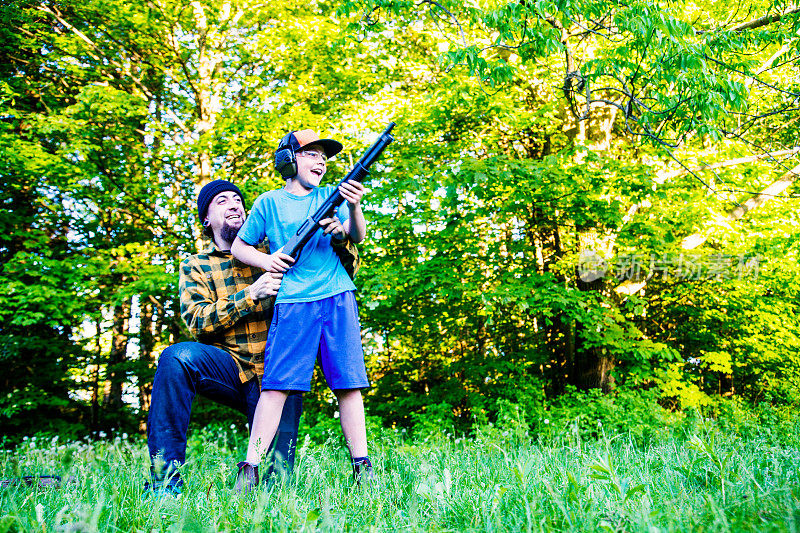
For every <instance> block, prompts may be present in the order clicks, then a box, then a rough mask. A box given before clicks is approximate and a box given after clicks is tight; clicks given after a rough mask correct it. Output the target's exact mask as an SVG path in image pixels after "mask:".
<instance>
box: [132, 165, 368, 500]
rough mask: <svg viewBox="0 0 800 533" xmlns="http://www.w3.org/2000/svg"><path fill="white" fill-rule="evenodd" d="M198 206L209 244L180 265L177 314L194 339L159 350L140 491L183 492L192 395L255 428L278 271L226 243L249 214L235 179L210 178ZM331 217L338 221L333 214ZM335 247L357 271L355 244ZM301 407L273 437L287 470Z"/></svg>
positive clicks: (291, 402)
mask: <svg viewBox="0 0 800 533" xmlns="http://www.w3.org/2000/svg"><path fill="white" fill-rule="evenodd" d="M197 211H198V215H199V220H200V221H201V222H202V224H203V232H204V233H205V234H206V235H208V236H209V237H211V239H212V243H211V246H210V247H209V248H208V249H207V250H204V251H203V252H201V253H199V254H195V255H192V256H189V257H188V258H187V259H185V260H184V261H183V263H181V268H180V299H181V316H182V318H183V320H184V322H185V323H186V325H187V326H188V327H189V330H190V331H191V332H192V335H193V336H194V337H195V338H196V339H197V341H195V342H181V343H178V344H175V345H173V346H170V347H168V348H167V349H166V350H164V351H163V352H162V354H161V357H160V358H159V361H158V368H157V369H156V375H155V379H154V380H153V392H152V397H151V403H150V413H149V416H148V422H147V445H148V448H149V451H150V458H151V480H150V482H149V483H147V484H146V485H145V492H146V493H147V492H150V491H153V492H155V493H157V494H158V495H163V494H172V495H177V494H180V492H181V486H182V485H183V480H182V479H181V477H180V475H179V474H178V472H177V470H176V467H177V466H179V465H180V464H182V463H183V462H184V461H185V459H186V432H187V429H188V427H189V417H190V415H191V408H192V400H193V399H194V396H195V394H197V393H199V394H202V395H203V396H205V397H207V398H209V399H211V400H214V401H216V402H219V403H222V404H224V405H227V406H229V407H233V408H234V409H237V410H239V411H241V412H243V413H246V414H247V420H248V424H249V427H250V428H252V427H253V415H254V412H255V407H256V404H257V402H258V398H259V394H260V392H261V391H260V383H261V375H262V374H263V372H264V346H265V344H266V340H267V325H268V324H269V322H270V320H271V318H272V308H273V304H274V301H275V295H276V294H277V293H278V289H279V288H280V284H281V280H282V276H283V275H282V274H280V273H265V272H264V271H263V270H261V269H258V268H253V267H249V266H247V265H245V264H243V263H241V262H239V261H237V260H236V259H234V258H233V256H232V255H231V253H230V249H231V243H232V242H233V241H234V239H235V238H236V234H237V233H238V231H239V228H241V226H242V224H243V223H244V220H245V216H246V215H245V204H244V197H243V195H242V193H241V191H240V190H239V188H238V187H237V186H236V185H234V184H232V183H230V182H228V181H225V180H215V181H212V182H211V183H208V184H207V185H205V186H204V187H203V188H202V190H201V191H200V194H199V196H198V198H197ZM329 224H333V225H334V226H338V225H339V224H340V223H339V222H338V220H336V219H332V220H331V221H330V222H329ZM332 229H333V228H331V230H332ZM326 230H328V228H326ZM329 231H330V230H329ZM337 253H338V254H339V257H340V259H341V261H342V263H343V265H344V266H345V267H346V269H347V271H348V273H352V272H354V270H355V269H356V268H357V263H358V257H357V252H356V250H355V246H353V245H351V244H349V241H347V244H343V245H342V246H341V247H340V248H338V249H337ZM301 411H302V396H301V395H299V394H296V395H292V396H290V397H289V399H288V401H287V402H286V405H285V407H284V409H283V414H282V416H281V419H280V423H279V428H278V433H277V434H276V436H275V438H274V440H273V443H272V452H273V454H274V465H276V466H277V467H278V468H286V469H287V470H288V471H291V469H292V467H293V466H294V452H295V445H296V442H297V431H298V424H299V420H300V413H301Z"/></svg>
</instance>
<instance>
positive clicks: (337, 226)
mask: <svg viewBox="0 0 800 533" xmlns="http://www.w3.org/2000/svg"><path fill="white" fill-rule="evenodd" d="M319 225H320V226H321V227H322V229H323V230H324V233H325V235H328V234H330V235H332V236H333V237H335V238H336V239H338V240H340V241H341V240H344V238H345V233H344V226H342V222H341V221H340V220H339V217H336V216H333V217H330V218H323V219H322V220H320V221H319Z"/></svg>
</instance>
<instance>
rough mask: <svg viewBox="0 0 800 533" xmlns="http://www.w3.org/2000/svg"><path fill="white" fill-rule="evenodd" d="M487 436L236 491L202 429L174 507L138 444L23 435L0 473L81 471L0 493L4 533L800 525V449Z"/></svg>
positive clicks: (313, 454) (338, 463) (220, 449)
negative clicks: (358, 474) (374, 472)
mask: <svg viewBox="0 0 800 533" xmlns="http://www.w3.org/2000/svg"><path fill="white" fill-rule="evenodd" d="M510 439H511V440H509V439H506V438H503V436H502V435H499V434H496V433H494V434H491V436H489V434H486V433H483V434H481V433H479V434H478V436H477V437H475V438H469V439H452V438H444V437H442V438H434V439H428V440H427V441H426V442H415V441H410V440H407V439H404V438H402V437H401V435H399V434H397V433H394V432H388V431H387V432H383V433H381V434H380V435H379V436H378V437H377V438H375V439H374V441H373V443H372V451H371V456H372V457H373V459H374V462H375V464H376V465H377V466H378V470H379V474H380V477H379V482H378V484H377V486H375V487H373V488H372V489H370V490H360V489H358V488H355V487H353V486H352V485H351V481H350V470H349V469H350V467H349V460H348V457H347V456H346V454H345V452H344V451H343V450H342V448H341V447H340V446H339V442H338V441H337V440H336V439H333V438H331V439H329V440H327V441H326V442H324V443H322V444H314V443H312V442H311V441H310V439H306V440H305V441H304V442H303V443H302V445H301V446H300V447H299V450H298V460H297V465H296V468H295V474H294V477H293V479H292V480H291V482H289V483H285V484H284V483H278V484H275V485H273V486H272V487H271V488H270V489H266V488H262V489H261V490H259V491H258V492H257V494H256V495H255V496H251V497H238V496H236V495H235V494H233V492H232V490H231V487H232V484H233V477H234V467H233V465H234V464H235V462H236V461H237V460H238V459H239V458H240V457H241V456H242V451H243V446H244V440H243V438H242V436H241V435H238V436H237V435H235V434H232V433H231V432H230V431H228V432H225V431H210V430H206V431H201V432H195V433H193V436H192V440H191V442H190V450H189V460H188V462H187V464H186V465H185V466H184V467H183V473H184V478H185V480H186V485H185V487H184V492H183V495H182V496H181V497H179V498H177V499H176V498H172V497H165V498H162V499H160V500H152V499H142V497H141V490H142V485H143V483H144V481H145V479H146V475H147V472H148V462H147V456H146V447H145V444H144V442H143V441H141V440H140V439H138V438H137V439H128V438H125V439H123V438H121V437H117V438H116V439H114V440H112V441H83V442H68V443H59V442H58V441H57V440H41V439H39V440H35V439H32V440H27V441H25V442H24V443H23V444H22V445H20V446H18V447H16V448H15V449H13V450H5V451H4V453H3V456H2V477H3V478H8V477H14V476H19V475H25V474H30V473H35V472H41V473H51V474H52V473H57V474H61V475H66V474H69V475H72V476H74V477H75V480H76V481H75V482H74V483H68V484H65V485H64V486H62V487H61V488H59V489H52V488H51V489H35V488H28V487H25V486H21V485H17V486H14V487H10V488H6V489H0V509H2V511H0V516H1V518H0V533H2V532H4V531H152V530H156V531H250V530H254V531H257V530H270V531H305V530H331V531H341V530H353V531H647V532H652V531H687V530H688V531H759V532H762V531H800V501H799V500H798V499H799V498H800V481H799V476H800V466H799V465H800V450H798V449H797V448H794V447H788V446H778V445H775V444H774V443H770V442H768V441H766V440H759V439H756V438H752V439H748V440H741V439H736V438H732V437H729V438H726V437H725V435H724V434H722V433H719V432H706V433H704V434H698V435H691V436H690V437H689V438H680V439H675V438H665V439H663V440H662V441H661V442H657V443H650V444H647V445H640V444H637V443H636V442H635V441H634V440H633V439H631V438H630V437H628V436H626V435H619V436H615V437H611V438H601V439H600V440H592V441H582V440H580V439H579V438H578V437H577V436H576V435H575V434H570V433H568V432H567V433H565V434H564V435H561V436H558V437H554V438H552V439H548V441H547V442H539V441H536V440H533V439H531V438H528V437H522V438H520V437H519V436H517V437H511V438H510Z"/></svg>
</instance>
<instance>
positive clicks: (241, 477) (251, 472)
mask: <svg viewBox="0 0 800 533" xmlns="http://www.w3.org/2000/svg"><path fill="white" fill-rule="evenodd" d="M236 466H238V467H239V472H238V473H237V474H236V483H235V484H234V485H233V491H234V492H235V493H237V494H250V493H251V492H253V491H255V490H256V487H257V486H258V465H254V464H253V463H248V462H247V461H242V462H241V463H237V465H236Z"/></svg>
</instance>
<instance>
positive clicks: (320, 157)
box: [297, 150, 328, 163]
mask: <svg viewBox="0 0 800 533" xmlns="http://www.w3.org/2000/svg"><path fill="white" fill-rule="evenodd" d="M297 155H302V156H303V157H308V158H310V159H316V160H317V161H322V162H323V163H327V162H328V156H326V155H325V154H323V153H322V152H317V151H316V150H305V151H300V152H297Z"/></svg>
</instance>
